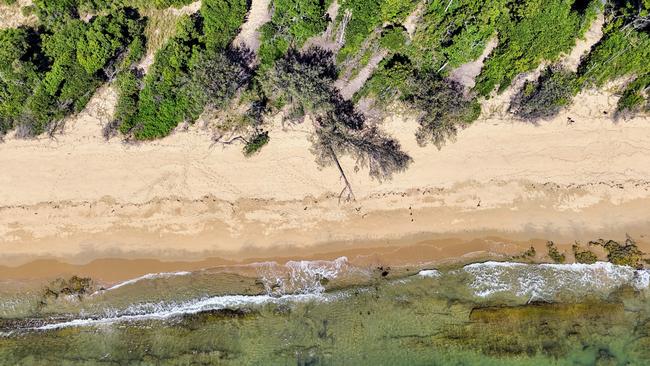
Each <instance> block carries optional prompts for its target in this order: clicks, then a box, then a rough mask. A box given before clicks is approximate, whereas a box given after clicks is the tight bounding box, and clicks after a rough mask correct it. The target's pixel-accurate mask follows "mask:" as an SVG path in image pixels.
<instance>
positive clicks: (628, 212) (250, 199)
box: [0, 92, 650, 264]
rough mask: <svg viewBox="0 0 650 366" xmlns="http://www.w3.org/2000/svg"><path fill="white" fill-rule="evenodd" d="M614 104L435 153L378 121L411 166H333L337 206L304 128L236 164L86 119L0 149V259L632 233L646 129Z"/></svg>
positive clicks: (402, 128)
mask: <svg viewBox="0 0 650 366" xmlns="http://www.w3.org/2000/svg"><path fill="white" fill-rule="evenodd" d="M100 94H101V93H100ZM615 103H616V98H614V97H611V96H609V95H607V94H603V93H596V92H590V93H583V94H580V95H579V96H578V99H577V100H576V102H575V103H574V107H572V108H571V109H570V110H568V111H566V112H563V113H562V114H561V115H560V116H558V117H557V118H555V119H554V120H553V121H550V122H544V123H542V124H541V125H539V126H533V125H530V124H525V123H520V122H514V121H512V120H507V119H483V120H480V121H477V122H476V123H475V124H474V125H473V126H471V127H470V128H468V129H466V130H464V131H462V132H461V133H460V134H459V136H458V139H457V141H456V142H455V143H449V144H448V145H447V146H445V147H444V148H443V149H442V150H441V151H438V150H437V149H435V148H434V147H432V146H429V147H425V148H420V147H418V146H417V144H416V142H415V138H414V135H413V132H414V130H415V128H416V123H415V122H414V121H413V120H412V119H409V118H406V119H404V118H399V117H393V118H390V119H389V120H387V121H386V124H385V126H384V128H385V129H386V130H387V131H389V132H390V133H391V134H392V135H393V136H396V137H397V138H398V139H399V140H400V141H401V142H402V144H403V146H404V148H405V149H406V150H407V151H408V152H409V153H410V154H411V156H412V157H413V159H414V163H413V164H412V166H411V167H410V169H409V170H408V171H406V172H405V173H402V174H399V175H396V176H395V177H394V179H393V180H392V181H388V182H384V183H378V182H375V181H372V180H370V179H369V178H368V177H367V172H366V171H365V170H363V169H362V170H361V171H359V172H356V173H355V172H354V171H353V169H352V163H351V161H349V160H347V159H344V160H343V165H344V168H345V169H347V170H348V174H349V178H350V179H351V182H352V184H353V186H354V189H355V193H356V195H357V198H358V201H357V202H352V203H346V204H339V203H338V202H337V199H336V195H337V193H338V191H339V189H340V188H341V182H340V181H339V178H338V174H337V172H336V170H335V169H334V168H326V169H322V170H321V169H318V167H317V166H316V164H315V163H314V157H313V155H312V154H311V153H310V152H309V147H310V144H309V142H308V135H309V133H310V131H309V128H308V124H303V125H298V126H297V127H296V128H295V129H293V130H291V131H282V130H281V129H280V128H279V127H276V128H273V129H272V130H271V132H270V135H271V142H270V143H269V145H268V146H266V147H265V148H264V149H263V150H262V152H261V153H260V154H259V155H256V156H254V157H251V158H248V159H247V158H244V157H243V156H242V154H241V150H240V147H237V146H232V147H227V148H222V147H215V148H211V147H210V138H209V134H207V133H205V132H204V131H200V130H198V129H197V128H190V130H189V131H188V132H184V133H176V134H174V135H172V136H170V137H168V138H165V139H162V140H160V141H156V142H152V143H147V144H142V145H124V144H122V143H121V142H120V141H117V140H111V141H110V142H105V141H103V140H102V139H101V137H99V136H100V130H101V123H102V119H103V118H106V117H104V116H103V113H86V114H84V115H82V117H81V118H78V119H76V120H74V121H71V122H70V123H68V125H67V132H66V134H65V135H64V136H58V137H57V140H56V141H55V140H49V139H37V140H15V139H12V138H8V140H7V142H5V143H4V144H1V145H0V165H1V166H3V169H4V171H5V174H2V175H0V202H1V204H0V206H1V207H2V208H0V253H2V255H0V264H2V263H8V262H9V263H20V261H24V260H26V259H27V258H29V257H33V256H43V255H46V256H56V257H65V258H66V260H74V261H84V260H89V259H92V258H102V257H107V256H109V257H112V256H145V257H146V256H149V257H150V256H155V257H165V258H166V257H173V258H179V257H180V258H185V257H193V258H202V257H205V256H206V255H215V256H226V257H228V256H229V257H233V256H234V257H239V256H242V255H245V254H246V253H248V255H249V256H250V255H254V256H262V255H263V254H264V253H272V254H273V255H279V253H280V252H282V251H283V250H284V251H289V252H291V249H290V248H291V247H295V246H298V247H304V246H311V245H316V244H318V243H325V242H331V241H346V240H357V241H368V240H380V239H381V240H382V242H383V243H387V242H390V241H393V240H398V239H400V238H404V237H408V236H413V235H420V234H422V233H428V234H430V235H438V236H446V237H449V236H463V235H473V234H472V233H476V232H481V233H483V234H481V235H485V233H499V234H500V235H501V234H504V233H507V234H508V235H509V236H519V238H522V237H524V238H530V237H542V238H546V237H549V236H550V237H553V238H564V239H566V240H572V239H575V238H581V239H585V240H586V239H590V238H594V236H600V235H605V234H612V235H614V234H616V235H619V236H620V235H623V234H624V233H625V232H630V233H631V234H634V235H637V236H638V237H641V236H642V235H648V233H647V232H646V231H647V229H648V228H650V212H649V211H648V210H647V207H650V183H649V182H648V180H649V179H648V177H650V153H649V152H650V123H649V122H650V119H649V118H647V117H646V118H636V119H633V120H630V121H626V122H625V123H619V124H615V123H613V122H612V121H611V120H610V119H609V118H608V116H606V115H604V114H603V111H609V113H610V114H611V112H612V110H613V108H614V106H615ZM105 107H106V108H107V109H110V108H109V107H110V106H105ZM568 116H570V117H571V118H572V119H573V120H575V121H576V122H575V123H573V124H571V125H567V123H566V120H567V117H568Z"/></svg>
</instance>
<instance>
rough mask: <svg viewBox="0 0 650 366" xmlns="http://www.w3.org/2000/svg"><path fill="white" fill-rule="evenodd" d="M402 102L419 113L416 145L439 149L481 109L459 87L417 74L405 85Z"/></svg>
mask: <svg viewBox="0 0 650 366" xmlns="http://www.w3.org/2000/svg"><path fill="white" fill-rule="evenodd" d="M407 89H408V94H407V95H405V96H404V99H405V100H406V101H407V102H409V103H410V104H411V105H413V106H414V107H415V108H417V109H419V110H421V111H422V112H423V113H422V115H421V116H420V117H419V118H418V123H419V124H420V128H419V129H418V131H417V132H416V139H417V141H418V144H420V145H422V146H423V145H426V144H427V143H429V142H431V143H433V144H434V146H436V147H437V148H438V149H441V148H442V146H443V145H444V144H445V142H446V141H447V140H450V139H451V140H453V139H454V138H455V137H456V134H457V133H458V130H459V129H461V128H464V127H466V126H467V125H469V124H470V123H472V122H473V121H474V120H476V119H477V118H478V116H479V114H480V113H481V107H480V105H479V104H478V102H477V101H476V100H471V99H468V98H466V97H465V96H464V95H463V88H462V86H461V85H460V84H459V83H458V82H456V81H452V80H447V79H443V78H441V77H440V76H439V75H437V74H435V73H431V72H416V73H415V74H414V75H413V76H412V77H411V80H410V82H409V84H408V86H407Z"/></svg>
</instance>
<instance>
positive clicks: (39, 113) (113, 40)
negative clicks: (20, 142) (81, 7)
mask: <svg viewBox="0 0 650 366" xmlns="http://www.w3.org/2000/svg"><path fill="white" fill-rule="evenodd" d="M57 4H64V3H57ZM36 5H37V7H38V9H39V12H40V13H47V14H49V15H48V19H47V21H46V22H44V24H43V26H42V27H40V28H38V29H30V28H19V29H5V30H2V31H0V44H1V45H2V47H0V49H1V50H2V51H0V64H1V66H0V68H1V69H0V72H1V76H2V78H0V96H1V97H2V98H1V99H0V126H1V127H0V128H2V131H0V132H6V131H7V130H8V129H11V128H14V127H16V128H18V129H19V133H20V134H21V135H24V136H30V135H35V134H39V133H42V132H44V131H45V130H47V129H52V128H55V127H56V126H57V124H58V123H59V122H60V121H61V120H62V119H63V118H64V117H65V116H66V115H68V114H70V113H73V112H78V111H80V110H81V109H82V108H83V107H84V106H85V105H86V103H87V102H88V100H89V99H90V97H91V96H92V94H93V92H94V91H95V89H96V88H97V87H98V86H99V85H100V84H101V83H102V82H104V81H106V80H109V79H110V78H111V77H112V76H114V75H115V74H116V73H117V72H119V70H121V69H124V68H125V67H127V66H129V64H130V63H131V62H133V61H134V60H137V59H139V58H140V56H141V52H142V50H143V44H142V42H143V39H142V38H141V36H142V31H143V27H144V22H143V19H142V18H141V17H140V15H139V14H138V12H137V11H135V10H133V9H121V10H120V11H111V12H109V13H108V14H106V15H101V16H97V17H94V18H92V19H91V20H90V21H89V22H87V23H86V22H83V21H81V20H80V19H78V18H77V17H76V16H77V14H76V13H75V12H74V11H69V10H68V8H65V7H63V5H61V8H60V9H58V8H57V9H58V10H56V9H53V8H52V7H48V6H47V5H48V4H47V3H45V2H43V1H37V2H36ZM62 9H63V10H62ZM55 10H56V11H55Z"/></svg>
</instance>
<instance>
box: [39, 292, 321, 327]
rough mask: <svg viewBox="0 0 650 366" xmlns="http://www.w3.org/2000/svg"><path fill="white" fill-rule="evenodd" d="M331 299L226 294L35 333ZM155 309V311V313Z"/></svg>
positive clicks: (141, 308) (73, 322)
mask: <svg viewBox="0 0 650 366" xmlns="http://www.w3.org/2000/svg"><path fill="white" fill-rule="evenodd" d="M330 298H331V297H327V296H324V295H320V294H297V295H284V296H281V297H274V296H270V295H256V296H246V295H226V296H215V297H210V298H206V299H202V300H198V301H191V302H186V303H183V304H141V305H138V306H134V307H131V308H129V309H128V310H127V311H125V312H124V313H122V314H116V315H113V316H107V317H101V318H85V319H74V320H70V321H65V322H59V323H52V324H46V325H43V326H39V327H34V328H31V329H32V330H52V329H59V328H67V327H80V326H94V325H104V324H113V323H119V322H129V321H141V320H164V319H169V318H172V317H176V316H181V315H190V314H197V313H200V312H205V311H214V310H226V309H229V310H238V309H242V308H249V307H254V306H259V305H263V304H268V303H275V304H281V303H289V302H304V301H312V300H320V301H326V300H328V299H330ZM151 309H155V310H154V311H151Z"/></svg>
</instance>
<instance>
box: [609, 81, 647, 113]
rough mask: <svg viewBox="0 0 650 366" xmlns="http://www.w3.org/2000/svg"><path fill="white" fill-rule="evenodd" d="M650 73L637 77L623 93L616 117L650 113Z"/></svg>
mask: <svg viewBox="0 0 650 366" xmlns="http://www.w3.org/2000/svg"><path fill="white" fill-rule="evenodd" d="M649 89H650V73H649V74H646V75H643V76H640V77H637V78H636V79H635V80H634V81H633V82H631V83H630V84H629V85H628V86H627V87H626V88H625V90H624V91H623V95H622V96H621V99H619V100H618V104H617V106H616V117H620V116H621V115H627V114H634V113H638V112H642V111H650V99H649V98H648V94H649V92H648V91H649Z"/></svg>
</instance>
